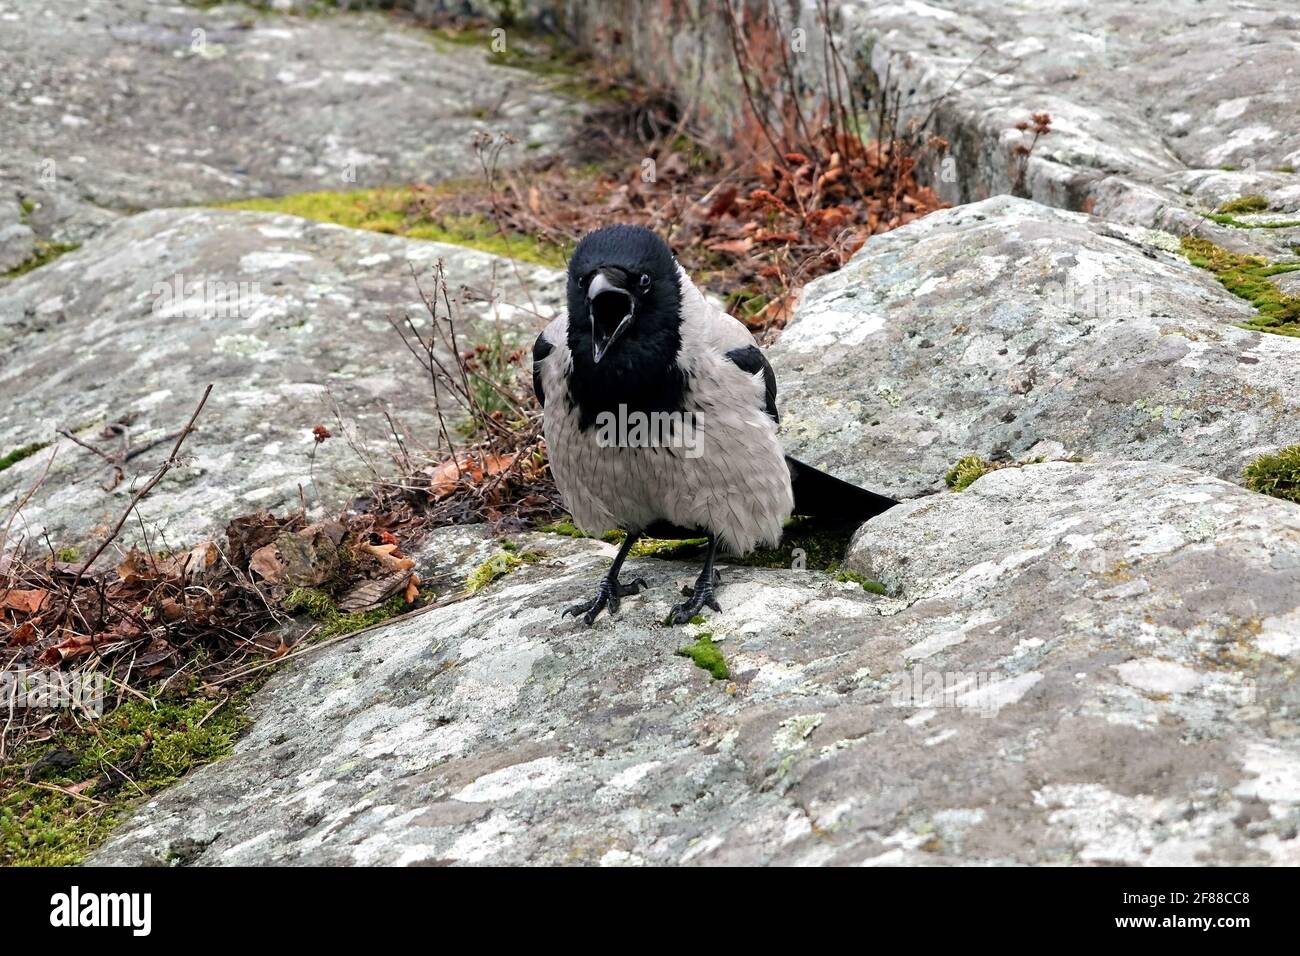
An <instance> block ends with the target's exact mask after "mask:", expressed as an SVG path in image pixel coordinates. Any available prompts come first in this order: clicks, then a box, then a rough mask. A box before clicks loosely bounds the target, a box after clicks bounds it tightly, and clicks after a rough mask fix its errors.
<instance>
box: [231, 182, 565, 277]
mask: <svg viewBox="0 0 1300 956" xmlns="http://www.w3.org/2000/svg"><path fill="white" fill-rule="evenodd" d="M476 185H477V184H476ZM466 186H467V184H464V183H450V182H449V183H442V184H440V185H439V186H437V187H434V189H433V192H434V194H437V193H439V192H444V193H445V192H451V191H454V190H455V189H457V188H466ZM427 194H428V189H427V188H422V189H421V190H419V191H417V189H416V188H415V187H383V188H379V189H357V190H350V191H332V190H324V191H321V192H310V193H294V194H292V195H288V196H275V197H270V198H263V199H241V200H238V201H236V202H228V203H218V204H217V207H218V208H221V209H242V210H245V211H248V212H269V213H282V214H285V215H289V216H301V217H302V218H303V219H311V220H313V221H315V222H328V223H332V224H334V225H336V226H346V227H348V228H349V229H365V230H368V231H370V232H382V233H387V234H389V235H394V236H405V237H406V238H408V239H427V240H430V241H433V242H447V243H451V244H453V245H458V246H467V247H469V248H471V249H479V250H481V251H483V252H490V253H493V254H495V255H500V256H512V257H513V258H516V259H523V260H524V261H526V262H535V263H537V264H539V265H545V266H552V267H556V268H563V267H564V264H565V262H566V261H567V254H568V250H567V249H563V248H560V247H559V246H556V245H554V244H552V243H548V242H545V241H543V240H541V239H539V238H537V237H534V236H526V235H522V234H513V235H504V236H503V235H502V234H501V232H500V230H498V229H497V227H496V225H495V224H494V223H493V222H491V221H490V220H489V219H487V218H486V217H484V216H479V215H442V216H437V217H433V216H430V215H428V214H426V213H424V212H422V211H421V208H422V207H421V206H420V204H419V203H418V202H417V201H416V200H417V199H418V198H420V196H421V195H427Z"/></svg>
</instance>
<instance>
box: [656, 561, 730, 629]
mask: <svg viewBox="0 0 1300 956" xmlns="http://www.w3.org/2000/svg"><path fill="white" fill-rule="evenodd" d="M720 580H722V578H721V576H720V575H719V574H718V572H717V571H716V570H715V571H714V572H713V573H712V574H711V575H709V576H708V577H706V576H705V575H704V574H701V575H700V576H699V577H698V578H696V579H695V587H693V588H691V589H690V600H689V601H683V602H682V603H681V604H674V605H673V609H672V610H671V611H669V612H668V623H669V624H687V623H689V622H690V620H691V618H693V617H694V616H695V615H696V614H699V613H700V611H701V610H702V609H703V608H706V607H708V608H712V609H713V610H715V611H719V612H720V611H721V610H722V605H721V604H719V603H718V599H717V597H715V596H714V593H713V589H714V587H715V586H716V585H717V583H718V582H719V581H720Z"/></svg>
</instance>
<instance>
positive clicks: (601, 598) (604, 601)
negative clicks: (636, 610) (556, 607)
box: [560, 577, 650, 627]
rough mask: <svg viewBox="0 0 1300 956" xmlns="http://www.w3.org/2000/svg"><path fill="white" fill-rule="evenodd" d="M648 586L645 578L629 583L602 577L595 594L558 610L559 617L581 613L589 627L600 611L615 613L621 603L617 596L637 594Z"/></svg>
mask: <svg viewBox="0 0 1300 956" xmlns="http://www.w3.org/2000/svg"><path fill="white" fill-rule="evenodd" d="M649 586H650V585H648V584H646V582H645V578H637V579H636V580H634V581H633V582H632V583H631V584H620V583H619V581H618V579H617V578H609V577H603V578H601V579H600V584H599V585H598V586H597V587H596V596H595V597H594V598H592V599H591V600H590V601H586V602H584V603H582V604H575V605H573V606H572V607H566V608H565V609H564V610H563V611H561V612H560V617H567V616H568V615H570V614H572V615H573V616H574V617H578V616H579V615H581V616H582V620H583V622H584V623H585V624H586V625H587V626H588V627H590V626H591V625H592V624H594V623H595V622H596V618H597V617H599V616H600V612H601V611H604V610H607V609H608V611H609V613H610V614H617V613H618V609H619V604H620V603H621V602H620V601H619V598H623V597H628V596H629V595H632V594H639V593H640V592H641V591H643V590H644V589H646V588H648V587H649Z"/></svg>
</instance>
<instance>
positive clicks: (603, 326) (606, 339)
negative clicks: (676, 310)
mask: <svg viewBox="0 0 1300 956" xmlns="http://www.w3.org/2000/svg"><path fill="white" fill-rule="evenodd" d="M619 278H620V277H619V276H618V274H617V273H615V272H612V271H610V270H607V269H601V270H600V271H598V272H597V273H596V274H595V275H594V276H592V277H591V284H590V285H589V286H588V287H587V311H589V312H590V313H591V358H592V360H593V361H595V362H599V361H600V360H601V359H602V358H604V357H605V353H606V352H608V351H609V348H610V346H611V345H613V344H614V343H615V342H616V341H617V340H618V337H619V336H620V335H622V334H623V333H624V332H626V331H627V329H628V326H630V325H631V324H632V314H633V313H634V312H635V311H636V298H635V297H634V296H633V295H632V293H631V292H629V291H628V290H627V289H624V288H623V287H622V286H621V285H619V284H618V279H619Z"/></svg>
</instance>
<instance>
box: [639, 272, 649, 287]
mask: <svg viewBox="0 0 1300 956" xmlns="http://www.w3.org/2000/svg"><path fill="white" fill-rule="evenodd" d="M638 281H639V282H640V283H641V288H642V289H648V288H650V274H649V273H647V272H643V273H641V278H640V279H639V280H638Z"/></svg>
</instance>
